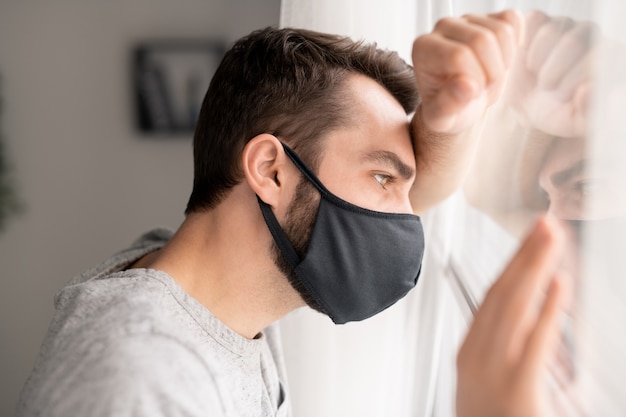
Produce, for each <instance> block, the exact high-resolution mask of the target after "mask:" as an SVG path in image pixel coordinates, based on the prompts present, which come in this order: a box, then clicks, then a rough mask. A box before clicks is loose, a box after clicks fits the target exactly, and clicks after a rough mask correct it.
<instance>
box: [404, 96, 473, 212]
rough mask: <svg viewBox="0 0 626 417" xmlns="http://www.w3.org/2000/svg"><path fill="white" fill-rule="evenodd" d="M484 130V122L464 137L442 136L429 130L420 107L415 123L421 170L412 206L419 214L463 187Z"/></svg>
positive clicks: (416, 145)
mask: <svg viewBox="0 0 626 417" xmlns="http://www.w3.org/2000/svg"><path fill="white" fill-rule="evenodd" d="M481 126H482V120H481V121H479V122H477V123H476V124H475V125H474V126H473V127H472V128H470V129H467V130H465V131H464V132H463V133H460V134H445V133H438V132H435V131H433V130H431V129H429V128H428V127H427V125H426V124H425V123H424V121H423V120H422V112H421V107H418V109H417V111H416V112H415V116H414V117H413V120H412V121H411V129H412V130H413V132H412V133H413V147H414V150H415V159H416V166H417V175H416V179H415V184H414V185H413V187H412V189H411V203H412V205H413V211H414V212H415V213H416V214H422V213H424V212H425V211H427V210H428V209H430V208H431V207H433V206H435V205H436V204H438V203H439V202H441V201H443V200H444V199H446V198H447V197H449V196H450V195H451V194H453V193H454V192H455V191H456V190H457V189H458V188H460V186H461V185H462V184H463V181H464V179H465V177H466V176H467V173H468V171H469V170H470V167H471V166H472V162H473V160H474V156H475V154H476V149H477V147H478V143H479V142H480V132H481Z"/></svg>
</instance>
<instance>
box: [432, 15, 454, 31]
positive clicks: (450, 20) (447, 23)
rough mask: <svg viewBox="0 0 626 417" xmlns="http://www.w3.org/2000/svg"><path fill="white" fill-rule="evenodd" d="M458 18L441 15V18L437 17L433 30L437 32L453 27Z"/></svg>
mask: <svg viewBox="0 0 626 417" xmlns="http://www.w3.org/2000/svg"><path fill="white" fill-rule="evenodd" d="M459 20H460V19H458V18H456V17H450V16H446V17H442V18H441V19H439V20H438V21H437V23H436V24H435V28H434V30H435V31H437V32H439V31H445V30H447V29H449V28H451V27H454V26H456V25H458V24H459Z"/></svg>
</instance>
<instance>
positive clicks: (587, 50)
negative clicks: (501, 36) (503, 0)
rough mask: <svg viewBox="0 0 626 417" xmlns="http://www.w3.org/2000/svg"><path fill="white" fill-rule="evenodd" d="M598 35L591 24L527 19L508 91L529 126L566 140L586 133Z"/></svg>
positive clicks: (561, 19)
mask: <svg viewBox="0 0 626 417" xmlns="http://www.w3.org/2000/svg"><path fill="white" fill-rule="evenodd" d="M596 32H597V28H596V27H595V26H594V25H593V24H591V23H588V22H576V21H574V20H572V19H570V18H565V17H550V16H547V15H545V14H543V13H541V12H538V11H535V12H531V13H529V14H528V15H527V16H526V35H525V39H524V41H523V45H522V47H521V48H520V49H519V51H518V54H517V57H516V62H515V65H514V67H513V70H512V73H511V79H510V82H509V88H508V91H507V99H508V101H509V102H510V104H511V105H512V107H513V108H514V109H515V110H516V111H517V113H518V115H519V116H520V118H521V120H522V122H523V124H524V125H526V126H527V127H532V128H535V129H539V130H542V131H544V132H546V133H549V134H553V135H558V136H564V137H571V136H581V135H583V134H584V132H585V129H586V113H587V111H586V110H587V104H588V101H589V95H590V77H591V71H590V64H591V60H592V55H593V54H594V51H595V45H596V44H595V39H596V37H595V33H596Z"/></svg>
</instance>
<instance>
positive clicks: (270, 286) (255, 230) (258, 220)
mask: <svg viewBox="0 0 626 417" xmlns="http://www.w3.org/2000/svg"><path fill="white" fill-rule="evenodd" d="M246 200H250V201H246ZM251 204H254V205H256V206H258V204H257V202H256V199H255V197H254V194H252V195H251V196H250V193H249V192H247V190H245V189H244V187H241V186H238V187H235V188H234V189H233V190H232V191H231V193H230V194H229V195H228V197H227V198H226V199H225V200H224V201H223V202H221V203H220V204H219V205H218V206H217V207H216V208H214V209H212V210H210V211H208V212H202V213H194V214H190V215H188V216H187V218H186V219H185V221H184V222H183V224H182V225H181V227H180V228H179V230H178V231H177V232H176V234H175V235H174V237H173V238H172V240H171V241H170V242H169V243H168V244H167V245H166V246H165V247H164V248H163V249H162V250H161V251H159V252H158V253H157V254H156V255H154V257H153V258H152V259H149V258H146V262H145V263H146V265H145V266H147V267H149V268H152V269H158V270H162V271H164V272H166V273H168V274H169V275H170V276H172V278H174V280H175V281H176V282H178V284H179V285H180V286H181V287H182V288H183V289H184V290H185V291H186V292H187V293H188V294H190V295H191V296H192V297H194V298H195V299H197V300H198V301H199V302H200V303H202V304H203V305H204V306H205V307H206V308H207V309H209V310H210V311H211V313H213V314H214V315H215V316H216V317H217V318H218V319H220V320H221V321H222V322H223V323H224V324H226V325H227V326H228V327H230V328H231V329H232V330H234V331H235V332H237V333H239V334H241V335H242V336H244V337H247V338H254V337H255V336H257V335H258V334H259V332H261V331H262V330H263V328H265V327H266V326H268V325H269V324H270V323H272V322H274V321H276V320H277V319H279V318H280V317H282V316H284V315H285V314H287V313H289V312H290V311H292V310H293V309H295V308H297V307H300V306H302V305H303V302H302V299H301V298H300V296H299V295H298V294H297V293H296V292H295V291H294V290H293V289H292V287H291V285H290V284H289V283H288V281H287V279H286V278H285V277H284V275H282V274H281V273H280V272H279V271H278V269H277V268H276V266H275V265H274V262H273V261H272V258H271V253H270V249H269V248H270V243H271V236H270V234H269V231H268V230H267V226H266V225H265V223H264V222H263V220H262V217H261V214H260V210H256V211H254V213H256V214H252V213H253V212H252V211H251V207H255V206H251Z"/></svg>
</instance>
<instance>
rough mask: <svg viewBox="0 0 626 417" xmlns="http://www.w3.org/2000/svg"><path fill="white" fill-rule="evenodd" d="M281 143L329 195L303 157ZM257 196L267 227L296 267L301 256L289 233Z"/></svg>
mask: <svg viewBox="0 0 626 417" xmlns="http://www.w3.org/2000/svg"><path fill="white" fill-rule="evenodd" d="M281 145H283V149H284V150H285V153H286V154H287V156H288V157H289V159H291V161H292V162H293V163H294V165H295V166H296V168H298V170H299V171H300V172H301V173H302V175H304V176H305V177H306V179H307V180H309V181H310V182H311V183H312V184H313V186H315V188H317V189H318V191H319V192H320V193H322V194H324V195H328V194H329V191H328V190H327V189H326V187H324V185H323V184H322V183H321V182H320V180H318V179H317V177H316V176H315V174H313V171H311V170H310V169H309V167H307V166H306V164H305V163H304V162H303V161H302V159H300V157H299V156H298V155H297V154H296V152H295V151H294V150H293V149H291V148H290V147H289V146H287V145H285V144H284V143H283V142H281ZM256 198H257V200H258V202H259V206H260V207H261V213H262V214H263V218H264V219H265V223H266V224H267V227H268V228H269V230H270V233H271V234H272V236H273V237H274V241H275V242H276V245H277V246H278V248H279V249H280V251H281V253H282V255H283V257H284V258H285V260H287V262H288V263H289V265H291V267H292V268H294V269H295V268H296V267H297V266H298V265H299V264H300V262H301V259H300V256H298V253H297V252H296V250H295V249H294V248H293V246H292V245H291V242H290V241H289V239H288V238H287V234H286V233H285V231H284V230H283V228H282V227H281V226H280V223H278V219H277V218H276V216H275V215H274V212H273V211H272V208H271V207H270V205H269V204H267V203H266V202H265V201H263V200H261V198H260V197H259V196H258V195H257V196H256Z"/></svg>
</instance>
